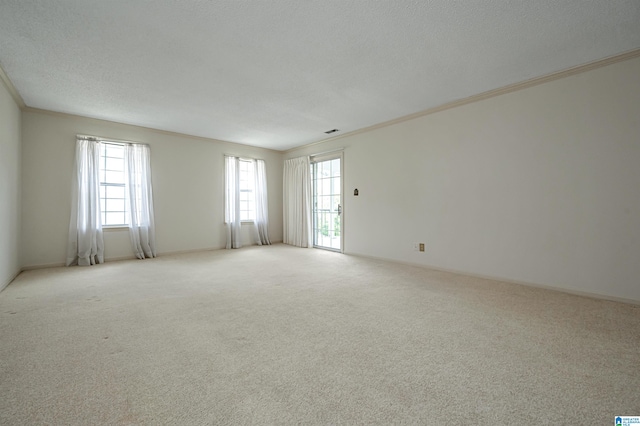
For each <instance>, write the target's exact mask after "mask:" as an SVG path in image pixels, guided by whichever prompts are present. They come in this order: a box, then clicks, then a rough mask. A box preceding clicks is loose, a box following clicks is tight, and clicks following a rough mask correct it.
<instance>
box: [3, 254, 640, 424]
mask: <svg viewBox="0 0 640 426" xmlns="http://www.w3.org/2000/svg"><path fill="white" fill-rule="evenodd" d="M615 415H640V307H639V306H633V305H626V304H621V303H615V302H608V301H603V300H595V299H589V298H584V297H579V296H573V295H567V294H563V293H558V292H553V291H548V290H541V289H535V288H528V287H523V286H518V285H513V284H505V283H500V282H495V281H489V280H481V279H475V278H469V277H465V276H460V275H455V274H449V273H443V272H436V271H430V270H426V269H421V268H417V267H409V266H403V265H398V264H393V263H386V262H381V261H375V260H370V259H363V258H358V257H352V256H346V255H340V254H336V253H331V252H325V251H321V250H309V249H297V248H293V247H288V246H284V245H276V246H272V247H250V248H244V249H241V250H233V251H224V250H221V251H215V252H203V253H196V254H188V255H179V256H165V257H160V258H157V259H153V260H145V261H137V260H132V261H122V262H111V263H107V264H104V265H99V266H95V267H85V268H80V267H72V268H52V269H47V270H39V271H29V272H25V273H23V274H21V275H20V276H19V277H18V278H17V279H16V281H14V282H13V283H12V284H11V285H9V286H8V287H7V288H6V289H5V290H4V291H3V292H2V293H0V424H3V425H34V424H55V425H62V424H65V425H66V424H70V425H94V424H104V425H119V424H171V425H207V424H233V425H236V424H392V423H393V424H427V425H513V424H519V425H538V424H582V425H608V424H613V419H614V416H615Z"/></svg>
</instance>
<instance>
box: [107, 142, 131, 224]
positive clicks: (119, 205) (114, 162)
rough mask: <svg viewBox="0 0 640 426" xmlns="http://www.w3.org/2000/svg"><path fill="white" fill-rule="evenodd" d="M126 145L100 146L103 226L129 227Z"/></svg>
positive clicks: (109, 144) (108, 143) (109, 143)
mask: <svg viewBox="0 0 640 426" xmlns="http://www.w3.org/2000/svg"><path fill="white" fill-rule="evenodd" d="M124 170H125V167H124V145H122V144H116V143H111V142H102V143H101V144H100V210H101V212H102V225H103V226H127V225H128V222H129V221H128V219H127V218H128V215H127V203H126V198H125V172H124Z"/></svg>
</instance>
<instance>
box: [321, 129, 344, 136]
mask: <svg viewBox="0 0 640 426" xmlns="http://www.w3.org/2000/svg"><path fill="white" fill-rule="evenodd" d="M339 131H340V130H338V129H333V130H327V131H326V132H325V133H326V134H328V135H330V134H331V133H335V132H339Z"/></svg>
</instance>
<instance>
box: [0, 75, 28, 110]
mask: <svg viewBox="0 0 640 426" xmlns="http://www.w3.org/2000/svg"><path fill="white" fill-rule="evenodd" d="M0 80H2V82H3V83H4V87H6V88H7V91H8V92H9V93H10V94H11V97H12V98H13V100H14V101H15V103H16V104H18V107H20V109H24V108H25V107H26V106H27V105H26V104H25V103H24V99H22V96H20V93H19V92H18V90H17V89H16V86H14V85H13V83H12V82H11V79H9V76H8V75H7V73H6V72H4V68H2V64H0Z"/></svg>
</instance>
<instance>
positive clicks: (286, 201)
mask: <svg viewBox="0 0 640 426" xmlns="http://www.w3.org/2000/svg"><path fill="white" fill-rule="evenodd" d="M282 191H283V193H282V199H283V226H284V228H283V241H284V243H285V244H291V245H294V246H298V247H311V246H312V245H313V242H312V241H313V240H312V238H311V232H312V230H311V169H310V163H309V157H300V158H293V159H291V160H286V161H285V162H284V176H283V188H282Z"/></svg>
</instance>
